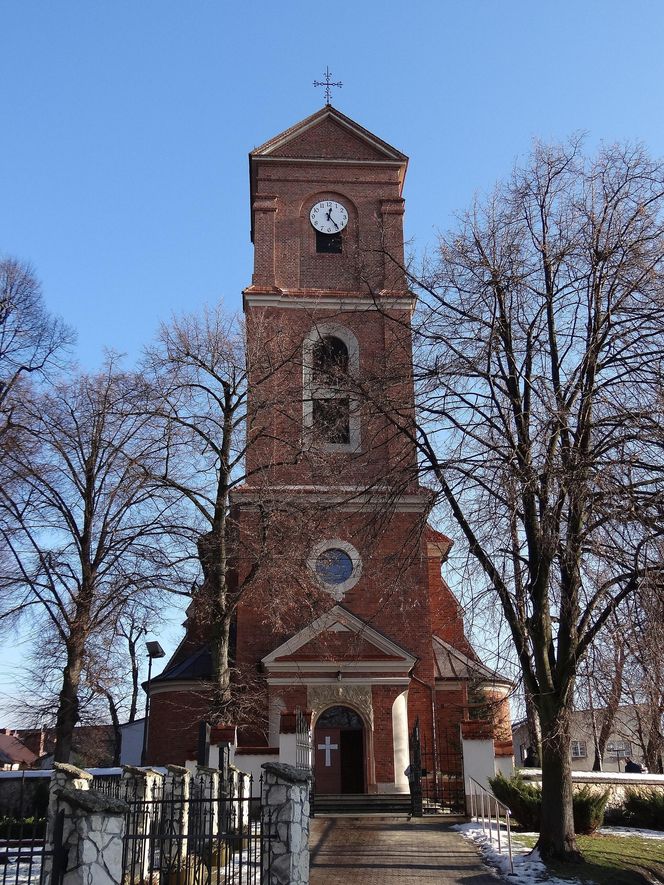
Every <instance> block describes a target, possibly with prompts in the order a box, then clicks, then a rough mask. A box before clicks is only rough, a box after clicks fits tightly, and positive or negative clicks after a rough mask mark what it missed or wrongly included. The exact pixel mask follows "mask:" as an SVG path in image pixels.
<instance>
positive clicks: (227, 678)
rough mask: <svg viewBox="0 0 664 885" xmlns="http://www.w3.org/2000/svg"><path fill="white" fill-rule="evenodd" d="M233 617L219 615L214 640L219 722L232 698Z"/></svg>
mask: <svg viewBox="0 0 664 885" xmlns="http://www.w3.org/2000/svg"><path fill="white" fill-rule="evenodd" d="M230 632H231V618H230V616H229V615H223V616H221V617H219V619H218V620H217V622H216V624H215V629H214V632H213V642H212V654H213V664H214V677H213V678H214V683H215V686H214V702H213V707H214V709H213V711H212V713H213V717H214V719H215V720H217V721H218V722H220V721H222V720H223V719H224V717H225V715H226V710H227V709H228V706H229V703H230V700H231V671H230V665H229V656H230Z"/></svg>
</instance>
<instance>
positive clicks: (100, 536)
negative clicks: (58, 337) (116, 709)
mask: <svg viewBox="0 0 664 885" xmlns="http://www.w3.org/2000/svg"><path fill="white" fill-rule="evenodd" d="M136 388H137V384H136V381H135V379H134V378H133V377H132V376H131V375H127V374H124V373H122V372H120V371H119V370H118V369H117V367H116V365H115V363H114V361H113V360H110V361H109V363H108V365H107V366H106V367H105V369H104V371H102V372H100V373H99V374H97V375H91V376H88V375H78V376H75V377H74V378H72V379H71V380H70V381H63V382H60V383H59V384H56V385H53V387H52V388H51V389H50V390H48V391H47V392H46V393H43V394H41V395H39V396H33V397H32V398H30V399H29V400H26V401H24V402H22V403H21V405H20V408H19V407H18V406H17V407H16V408H15V412H14V418H13V420H14V422H15V424H16V426H17V427H18V429H19V431H20V433H19V435H18V437H17V440H18V442H17V443H16V445H14V446H13V447H12V449H11V451H10V453H9V454H7V455H6V456H5V469H6V470H7V471H8V472H9V473H10V475H11V477H12V480H13V482H12V484H11V485H10V486H9V487H5V486H3V488H2V489H0V511H1V512H2V517H3V518H2V520H0V532H2V536H3V540H4V542H5V544H6V548H7V551H8V554H9V556H10V557H11V570H10V571H9V572H7V573H5V574H4V575H3V591H4V592H3V598H2V609H1V611H0V617H1V618H2V619H4V620H9V619H11V618H12V617H26V616H27V617H28V618H30V620H31V621H32V622H33V624H34V623H39V622H40V621H41V622H42V623H44V624H45V625H47V627H48V635H50V636H52V638H53V642H54V643H55V647H57V648H58V649H59V655H60V658H61V659H62V662H63V669H62V679H61V682H60V688H59V699H58V704H57V717H56V731H57V737H56V750H55V758H56V760H57V761H65V762H66V761H68V760H69V755H70V752H71V746H72V735H73V731H74V727H75V725H76V723H77V721H78V720H79V716H80V698H79V694H80V691H81V686H82V684H83V677H84V673H85V668H86V661H87V658H86V656H87V655H88V652H89V650H90V649H91V645H92V643H93V641H99V639H100V637H101V636H102V635H103V634H104V632H105V631H109V630H110V632H111V633H114V632H115V629H116V625H117V623H118V620H119V618H120V616H121V614H122V612H123V611H124V610H125V608H126V607H127V606H129V605H131V604H132V603H133V602H134V600H136V598H137V597H139V596H140V594H142V593H148V592H149V593H155V592H157V591H158V590H159V588H161V587H163V586H164V578H165V574H166V572H167V570H168V576H169V581H170V582H171V583H173V581H174V580H175V575H176V574H177V572H176V571H175V570H173V569H170V568H169V565H170V562H169V557H168V551H167V549H165V548H164V547H163V546H160V545H159V544H157V543H156V535H157V534H158V533H159V532H161V531H163V523H164V513H165V510H166V509H167V505H163V506H162V504H161V502H160V500H159V499H158V497H156V496H155V495H154V494H153V493H152V492H151V491H149V490H148V489H147V487H146V482H145V465H146V463H149V461H150V458H151V457H153V452H154V446H155V444H154V440H153V438H152V436H151V435H150V434H149V433H147V423H148V418H147V417H146V409H145V407H144V405H145V404H144V403H140V402H137V393H136Z"/></svg>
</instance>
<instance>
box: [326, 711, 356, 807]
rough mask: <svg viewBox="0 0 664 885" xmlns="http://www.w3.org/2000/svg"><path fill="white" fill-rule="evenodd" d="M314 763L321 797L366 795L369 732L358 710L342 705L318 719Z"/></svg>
mask: <svg viewBox="0 0 664 885" xmlns="http://www.w3.org/2000/svg"><path fill="white" fill-rule="evenodd" d="M314 760H315V761H314V774H315V778H316V792H317V793H318V794H329V793H332V794H335V795H337V794H340V793H364V792H365V789H366V777H365V764H364V760H365V729H364V723H363V722H362V719H361V717H360V716H359V715H358V713H356V712H355V710H352V709H351V708H350V707H344V706H340V705H339V706H334V707H329V708H328V709H327V710H325V711H324V712H323V713H322V714H321V715H320V716H319V717H318V721H317V722H316V725H315V729H314Z"/></svg>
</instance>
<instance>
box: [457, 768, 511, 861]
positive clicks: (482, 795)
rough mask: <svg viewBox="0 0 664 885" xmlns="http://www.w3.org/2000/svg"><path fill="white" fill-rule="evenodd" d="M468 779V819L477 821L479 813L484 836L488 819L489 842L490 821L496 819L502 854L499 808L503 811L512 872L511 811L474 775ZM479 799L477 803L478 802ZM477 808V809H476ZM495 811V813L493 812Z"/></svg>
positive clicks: (490, 835) (500, 852) (499, 850)
mask: <svg viewBox="0 0 664 885" xmlns="http://www.w3.org/2000/svg"><path fill="white" fill-rule="evenodd" d="M468 780H469V781H470V784H471V790H470V794H469V795H470V819H471V820H472V819H473V818H475V819H476V820H477V821H479V820H480V813H481V822H482V832H483V833H484V835H485V836H486V831H487V819H488V829H489V842H490V843H492V826H491V821H492V820H493V819H494V817H495V820H496V831H497V834H498V853H499V854H502V853H503V849H502V842H501V837H500V818H501V809H502V811H503V812H504V816H505V828H506V831H507V852H508V854H509V859H510V873H512V874H513V873H514V860H513V858H512V833H511V828H510V818H511V817H512V812H511V811H510V810H509V808H508V807H507V805H505V804H504V803H502V802H501V801H500V800H499V799H496V797H495V796H494V795H493V793H492V792H491V791H490V790H487V788H486V787H483V786H482V784H480V783H478V782H477V781H476V780H475V778H474V777H470V775H469V776H468ZM478 800H479V803H478ZM478 809H479V810H478ZM494 812H495V813H494Z"/></svg>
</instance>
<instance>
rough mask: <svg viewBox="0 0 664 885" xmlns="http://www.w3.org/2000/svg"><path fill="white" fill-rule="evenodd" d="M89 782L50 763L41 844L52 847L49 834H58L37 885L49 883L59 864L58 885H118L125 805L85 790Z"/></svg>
mask: <svg viewBox="0 0 664 885" xmlns="http://www.w3.org/2000/svg"><path fill="white" fill-rule="evenodd" d="M91 781H92V775H91V774H88V772H86V771H81V770H80V769H78V768H75V767H74V766H73V765H65V764H62V763H58V762H56V763H55V766H54V772H53V776H52V778H51V786H50V796H49V807H48V824H47V843H50V844H51V845H54V836H55V835H56V833H57V834H58V839H56V840H55V842H56V844H55V845H54V849H55V850H56V852H57V855H58V856H48V857H46V858H45V859H44V866H43V868H42V872H41V881H42V882H43V883H50V881H51V876H52V873H53V869H54V866H55V867H56V868H57V867H58V866H59V868H60V870H61V872H63V877H62V883H63V885H89V883H91V882H94V883H95V885H121V882H122V841H123V837H124V829H125V814H126V812H127V805H126V803H125V802H122V801H121V800H119V799H113V798H111V797H110V796H106V795H104V794H102V793H99V792H97V791H96V790H91V789H90V782H91ZM58 843H59V844H58ZM60 849H61V850H60Z"/></svg>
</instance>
